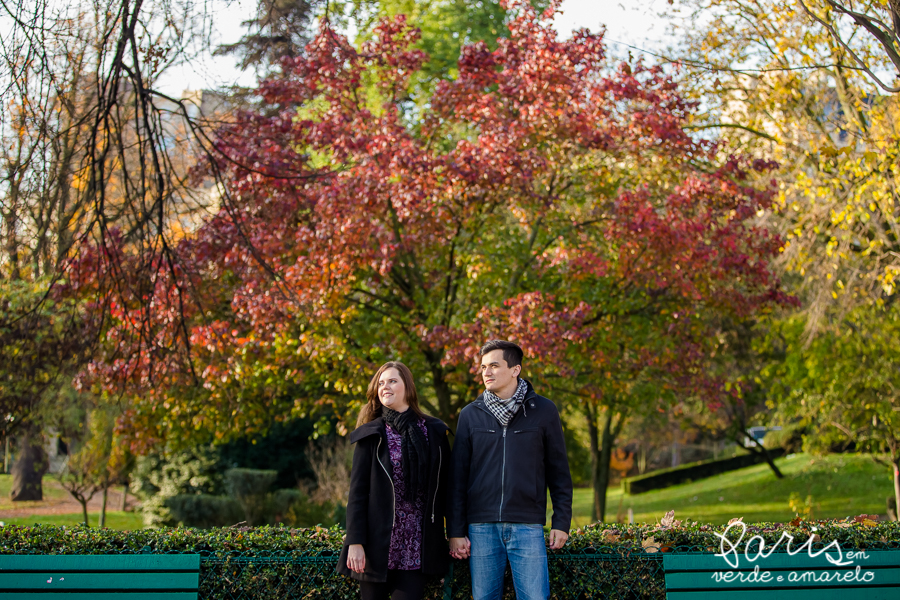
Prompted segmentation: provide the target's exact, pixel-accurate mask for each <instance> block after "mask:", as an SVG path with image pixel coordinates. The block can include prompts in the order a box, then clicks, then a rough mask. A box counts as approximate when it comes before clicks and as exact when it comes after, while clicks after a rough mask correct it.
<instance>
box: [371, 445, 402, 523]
mask: <svg viewBox="0 0 900 600" xmlns="http://www.w3.org/2000/svg"><path fill="white" fill-rule="evenodd" d="M381 440H382V438H380V437H379V438H378V447H377V448H375V460H377V461H378V464H379V465H381V468H382V469H384V474H385V475H387V478H388V481H390V482H391V491H392V492H394V493H393V494H391V506H393V507H394V509H393V510H392V511H391V531H393V530H394V519H395V518H396V517H397V490H395V489H394V478H393V477H391V474H390V473H388V470H387V468H386V467H385V466H384V463H383V462H381V457H380V456H378V451H379V450H381Z"/></svg>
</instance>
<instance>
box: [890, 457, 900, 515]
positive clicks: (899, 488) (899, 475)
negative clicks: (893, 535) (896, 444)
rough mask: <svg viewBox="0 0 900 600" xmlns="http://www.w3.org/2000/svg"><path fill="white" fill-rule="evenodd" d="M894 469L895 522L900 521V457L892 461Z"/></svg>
mask: <svg viewBox="0 0 900 600" xmlns="http://www.w3.org/2000/svg"><path fill="white" fill-rule="evenodd" d="M891 466H892V467H893V468H894V520H895V521H900V455H898V456H897V457H896V458H894V460H893V461H892V464H891Z"/></svg>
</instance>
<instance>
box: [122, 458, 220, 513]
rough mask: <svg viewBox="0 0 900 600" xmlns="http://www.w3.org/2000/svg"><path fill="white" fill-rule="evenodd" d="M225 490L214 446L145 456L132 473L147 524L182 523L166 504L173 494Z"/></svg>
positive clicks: (134, 492)
mask: <svg viewBox="0 0 900 600" xmlns="http://www.w3.org/2000/svg"><path fill="white" fill-rule="evenodd" d="M223 491H224V487H223V480H222V469H221V465H220V464H219V459H218V456H217V454H216V452H215V450H214V449H213V448H212V447H211V446H198V447H196V448H192V449H191V450H188V451H184V452H178V453H157V454H150V455H148V456H142V457H140V458H138V459H137V462H136V464H135V469H134V471H133V472H132V475H131V492H132V493H133V494H134V495H135V497H137V498H138V499H139V500H140V501H141V511H142V512H143V516H144V526H146V527H163V526H173V525H177V524H178V520H177V519H176V518H175V517H174V516H173V515H172V513H171V511H170V509H169V508H168V507H167V506H166V501H167V500H168V499H169V498H172V497H173V496H178V495H182V494H209V495H220V494H221V493H222V492H223Z"/></svg>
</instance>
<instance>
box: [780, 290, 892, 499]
mask: <svg viewBox="0 0 900 600" xmlns="http://www.w3.org/2000/svg"><path fill="white" fill-rule="evenodd" d="M804 327H805V323H804V320H803V318H802V317H794V318H791V319H787V320H785V321H783V322H781V323H780V324H779V325H778V326H777V327H776V328H775V329H773V331H772V333H771V334H770V336H769V339H768V340H767V342H766V343H767V344H768V345H769V346H770V347H775V348H778V349H779V351H780V352H781V353H783V356H784V360H783V361H781V360H779V361H775V362H773V363H772V364H770V365H768V366H767V367H766V368H765V370H764V371H763V376H764V377H765V378H766V380H767V381H768V383H769V385H770V389H771V390H772V394H773V395H772V398H771V399H772V401H773V403H774V405H775V406H777V411H778V413H777V414H778V415H779V416H780V417H781V418H783V419H785V420H787V421H796V422H797V423H798V424H799V426H800V427H802V428H804V429H805V430H806V431H807V434H806V435H805V436H804V447H805V448H806V449H808V450H811V451H818V452H827V451H829V450H831V449H832V448H835V447H844V448H850V447H852V448H854V449H856V450H857V451H860V452H868V453H870V454H871V455H872V456H873V458H875V459H876V460H878V461H879V462H882V463H884V464H886V466H888V467H890V470H891V474H892V477H893V482H894V485H893V490H892V492H893V494H892V495H893V497H894V502H895V503H896V504H895V506H900V395H898V393H897V390H898V389H900V359H898V356H897V348H898V344H900V309H898V307H897V306H896V305H895V304H893V303H891V304H890V305H889V306H886V307H883V308H879V307H874V306H866V307H860V308H857V309H855V310H853V311H852V312H850V313H849V314H847V315H846V316H845V317H844V319H842V320H841V321H840V322H836V323H835V324H834V326H833V327H831V328H829V330H828V331H827V332H823V333H820V334H819V335H817V336H816V337H815V338H813V339H812V340H808V339H807V337H806V336H805V334H804ZM885 457H886V460H884V458H885ZM895 514H896V513H895Z"/></svg>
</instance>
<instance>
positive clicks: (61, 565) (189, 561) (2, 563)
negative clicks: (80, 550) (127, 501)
mask: <svg viewBox="0 0 900 600" xmlns="http://www.w3.org/2000/svg"><path fill="white" fill-rule="evenodd" d="M98 570H99V571H129V572H138V571H179V570H180V571H199V570H200V555H199V554H116V555H105V554H90V555H88V554H73V555H63V554H54V555H30V554H12V555H0V572H3V571H35V572H49V571H77V572H85V571H98Z"/></svg>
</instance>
